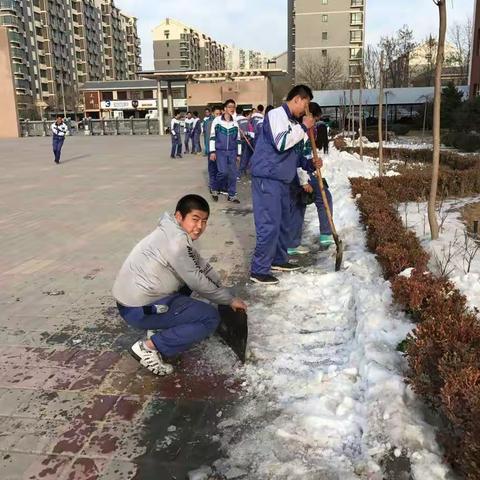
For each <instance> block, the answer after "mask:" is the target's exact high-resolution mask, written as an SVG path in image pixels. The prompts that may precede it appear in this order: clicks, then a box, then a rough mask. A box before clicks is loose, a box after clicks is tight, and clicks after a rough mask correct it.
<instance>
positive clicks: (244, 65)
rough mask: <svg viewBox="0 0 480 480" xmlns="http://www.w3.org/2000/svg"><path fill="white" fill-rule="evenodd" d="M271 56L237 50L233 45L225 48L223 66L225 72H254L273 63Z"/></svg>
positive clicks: (241, 49) (253, 51)
mask: <svg viewBox="0 0 480 480" xmlns="http://www.w3.org/2000/svg"><path fill="white" fill-rule="evenodd" d="M272 58H273V56H272V55H268V54H267V53H263V52H258V51H256V50H247V49H244V48H238V47H235V46H234V45H232V46H228V47H226V50H225V64H226V68H227V70H255V69H262V70H264V69H266V68H269V64H270V63H274V62H273V60H272Z"/></svg>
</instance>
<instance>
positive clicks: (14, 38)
mask: <svg viewBox="0 0 480 480" xmlns="http://www.w3.org/2000/svg"><path fill="white" fill-rule="evenodd" d="M8 39H9V40H10V42H11V43H17V44H18V45H25V38H24V36H23V35H22V34H20V33H18V32H14V31H12V30H9V31H8Z"/></svg>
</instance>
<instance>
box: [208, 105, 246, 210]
mask: <svg viewBox="0 0 480 480" xmlns="http://www.w3.org/2000/svg"><path fill="white" fill-rule="evenodd" d="M223 109H224V112H223V115H221V116H219V117H217V118H215V120H214V121H213V123H212V131H211V133H210V160H211V161H214V162H217V168H218V175H217V186H221V185H222V184H224V183H225V182H227V185H228V197H227V200H228V201H229V202H232V203H240V200H239V199H238V197H237V174H238V162H240V155H241V154H242V145H241V143H240V129H239V128H238V124H237V122H236V121H235V119H234V115H235V101H234V100H231V99H230V100H227V101H226V102H225V103H224V104H223ZM218 193H219V192H218V190H215V191H212V197H213V199H214V200H215V201H217V200H218Z"/></svg>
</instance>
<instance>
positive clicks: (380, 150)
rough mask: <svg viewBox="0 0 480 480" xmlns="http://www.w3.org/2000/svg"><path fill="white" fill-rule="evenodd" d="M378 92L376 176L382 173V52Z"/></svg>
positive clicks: (381, 55)
mask: <svg viewBox="0 0 480 480" xmlns="http://www.w3.org/2000/svg"><path fill="white" fill-rule="evenodd" d="M379 90H380V91H379V93H378V176H379V177H381V176H382V175H383V128H382V127H383V125H382V122H383V52H382V53H381V54H380V89H379Z"/></svg>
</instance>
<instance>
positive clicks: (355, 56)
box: [350, 48, 362, 60]
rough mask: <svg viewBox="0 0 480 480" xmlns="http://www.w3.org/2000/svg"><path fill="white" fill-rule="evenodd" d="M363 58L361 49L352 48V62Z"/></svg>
mask: <svg viewBox="0 0 480 480" xmlns="http://www.w3.org/2000/svg"><path fill="white" fill-rule="evenodd" d="M361 57H362V49H361V48H351V49H350V60H359V59H360V58H361Z"/></svg>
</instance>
